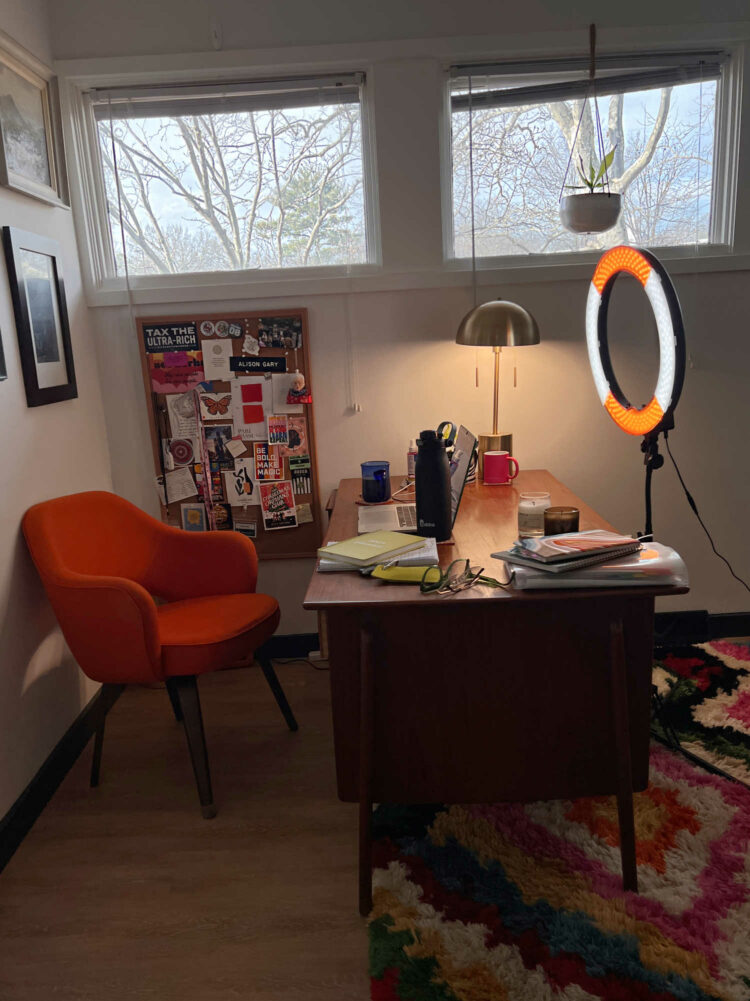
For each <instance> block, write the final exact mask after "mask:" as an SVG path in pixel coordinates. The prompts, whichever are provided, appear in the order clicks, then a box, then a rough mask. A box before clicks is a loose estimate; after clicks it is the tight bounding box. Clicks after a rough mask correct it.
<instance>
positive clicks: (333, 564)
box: [318, 538, 439, 573]
mask: <svg viewBox="0 0 750 1001" xmlns="http://www.w3.org/2000/svg"><path fill="white" fill-rule="evenodd" d="M329 545H333V543H329ZM384 562H385V564H386V566H394V567H431V566H434V565H435V564H436V563H438V562H439V557H438V551H437V542H436V541H435V539H434V538H429V539H425V542H424V545H423V546H420V547H419V548H418V549H409V550H407V552H405V553H399V554H398V555H396V556H392V557H391V558H390V559H389V560H385V561H384ZM352 569H353V568H352V567H350V566H349V565H348V564H347V563H342V562H341V560H328V559H325V557H323V556H321V558H320V560H319V562H318V572H319V573H337V572H339V571H341V570H352ZM357 569H359V568H357ZM371 570H372V566H368V567H365V568H364V569H363V570H362V572H363V573H365V572H367V573H369V572H370V571H371Z"/></svg>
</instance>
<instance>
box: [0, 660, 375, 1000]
mask: <svg viewBox="0 0 750 1001" xmlns="http://www.w3.org/2000/svg"><path fill="white" fill-rule="evenodd" d="M277 670H278V673H279V677H280V679H281V682H282V684H283V685H284V687H285V689H286V692H287V695H288V697H289V701H290V703H291V704H292V707H293V709H294V711H295V713H296V715H297V719H298V721H299V724H300V730H299V732H298V733H296V734H292V733H290V732H289V731H288V730H287V729H286V726H285V724H284V721H283V719H282V717H281V714H280V713H279V711H278V709H277V707H276V704H275V703H274V701H273V698H272V696H271V694H270V692H269V691H268V689H267V687H266V685H265V681H264V679H263V676H262V674H261V673H260V671H259V670H258V669H257V668H251V669H248V670H240V671H226V672H223V673H220V674H216V675H211V676H208V677H206V678H204V679H202V680H201V681H200V683H199V684H200V692H201V699H202V703H203V716H204V724H205V727H206V734H207V740H208V748H209V755H210V760H211V769H212V773H213V779H214V793H215V799H216V803H217V805H218V809H219V815H218V817H216V819H215V820H211V821H206V820H203V819H202V818H201V815H200V812H199V807H198V799H197V794H196V791H195V785H194V781H193V775H192V771H191V768H190V762H189V758H188V754H187V748H186V745H185V738H184V733H183V731H182V727H181V726H180V725H179V724H177V723H176V722H175V721H174V718H173V716H172V713H171V708H170V705H169V700H168V697H167V693H166V691H165V690H164V689H144V688H133V689H128V690H126V691H125V693H124V694H123V695H122V696H121V698H120V699H119V701H118V702H117V704H116V705H115V706H114V708H113V709H112V711H111V712H110V714H109V717H108V720H107V732H106V735H105V740H104V756H103V761H102V778H101V785H100V786H99V788H98V789H89V787H88V767H89V762H90V748H89V749H88V750H87V751H85V752H84V754H83V756H82V757H81V759H80V760H79V761H78V762H77V763H76V765H75V766H74V768H73V769H72V771H71V772H70V774H69V775H68V777H67V778H66V780H65V782H64V783H63V785H62V786H61V788H60V789H59V790H58V792H57V793H56V795H55V797H54V798H53V800H52V801H51V803H50V804H49V806H48V807H47V809H46V810H45V811H44V813H43V815H42V817H41V818H40V819H39V820H38V821H37V823H36V825H35V827H34V829H33V830H32V831H31V833H30V834H29V835H28V837H27V838H26V840H25V841H24V843H23V845H22V846H21V848H20V849H19V850H18V852H17V853H16V855H15V856H14V857H13V859H12V860H11V862H10V863H9V865H8V866H7V868H6V870H5V872H4V873H3V875H2V876H0V998H2V1001H49V999H50V998H60V999H68V998H70V999H76V1001H88V999H91V1001H94V999H95V1001H120V999H123V1001H125V999H149V1001H151V999H153V1001H172V999H175V1001H176V999H180V1001H214V999H216V1001H218V999H222V1001H224V999H231V998H250V999H253V1001H282V999H283V1001H294V999H296V998H300V999H302V998H304V999H306V1001H318V999H320V1001H322V999H323V998H325V999H331V998H342V999H344V998H345V999H346V1001H360V999H361V1001H364V999H366V998H369V986H368V980H367V975H366V974H367V955H366V953H367V933H366V928H365V924H364V922H363V921H362V919H361V918H360V917H359V916H358V914H357V901H356V886H357V868H356V806H353V805H350V804H343V803H340V802H339V801H338V799H337V798H336V786H335V776H334V759H333V744H332V733H331V721H330V702H329V693H328V674H327V673H326V672H324V671H316V670H315V669H313V668H312V667H311V666H310V665H309V664H284V665H279V666H278V667H277Z"/></svg>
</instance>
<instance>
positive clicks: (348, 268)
mask: <svg viewBox="0 0 750 1001" xmlns="http://www.w3.org/2000/svg"><path fill="white" fill-rule="evenodd" d="M341 74H347V75H356V76H357V77H359V78H360V83H359V93H360V100H359V108H360V120H361V135H362V175H363V177H362V181H363V207H364V223H365V246H366V255H367V260H366V262H364V263H357V264H351V265H345V264H341V265H323V266H311V267H290V268H265V269H260V268H258V269H245V270H225V271H201V272H186V273H183V274H164V275H131V276H129V278H127V279H126V277H125V276H124V275H115V274H114V254H113V247H112V234H111V229H110V225H109V220H108V216H107V199H106V196H105V192H104V183H103V173H102V164H101V150H100V146H99V141H100V140H99V134H98V130H97V123H96V120H95V117H94V113H93V108H92V105H91V100H90V96H89V95H90V93H91V92H92V91H99V90H101V91H105V90H107V89H109V88H111V89H112V91H113V93H114V91H115V89H116V88H120V87H123V88H137V87H139V86H140V87H147V86H148V87H153V88H161V87H165V88H168V87H169V86H170V85H186V84H190V83H194V84H195V86H196V89H201V88H202V89H204V90H205V89H206V88H207V87H209V86H218V87H220V88H223V89H226V88H227V86H228V83H227V80H226V79H223V78H222V75H213V76H205V75H203V74H201V73H199V72H196V73H194V74H191V75H190V76H188V75H187V74H186V73H184V72H183V73H181V74H179V75H173V74H158V73H154V74H150V75H148V76H147V77H145V78H144V76H143V75H142V74H138V75H129V76H128V77H126V78H122V77H106V76H99V77H88V78H86V79H75V78H69V79H67V80H65V81H64V83H63V87H62V88H61V90H62V94H61V98H62V104H63V109H64V112H65V124H66V127H67V136H66V138H67V141H68V143H69V148H72V150H73V153H74V155H73V157H72V161H73V162H72V164H71V174H72V176H73V179H74V188H75V190H74V199H73V201H74V211H75V215H76V222H77V225H78V227H79V230H78V232H79V251H80V252H81V255H82V258H83V262H82V263H83V264H84V267H83V273H84V282H85V285H86V292H87V297H88V299H89V302H90V303H91V304H92V305H110V304H111V305H114V304H118V303H121V302H122V301H123V293H126V295H127V297H129V298H132V299H135V300H136V301H143V302H149V301H150V302H158V301H165V300H166V299H169V298H171V299H173V300H177V299H186V298H192V299H212V298H213V299H227V298H231V297H232V295H234V294H235V293H234V291H233V290H234V289H239V288H241V289H242V290H243V297H246V296H247V295H248V294H250V295H257V294H260V292H259V291H258V289H259V288H261V287H262V289H263V291H264V292H267V291H268V290H270V289H273V287H274V285H278V286H279V287H280V288H286V287H288V286H289V285H290V284H292V283H294V284H295V285H297V286H298V287H300V288H304V286H310V287H312V286H314V284H315V283H316V282H320V281H321V280H322V279H331V278H345V279H347V280H351V279H352V277H353V276H357V275H368V274H373V273H375V272H377V270H378V269H379V268H380V266H381V239H380V216H379V211H378V194H377V174H376V170H375V143H374V124H373V115H372V107H371V100H370V96H369V93H368V89H367V85H366V80H367V73H366V71H365V70H363V69H351V70H348V71H346V70H343V71H341ZM327 75H328V74H325V73H323V72H321V73H318V74H316V75H315V76H316V79H323V78H324V77H325V76H327ZM301 77H302V74H300V73H296V74H295V73H292V72H290V73H285V74H284V75H283V77H279V78H280V79H283V80H284V81H289V82H290V83H291V82H294V81H296V80H297V79H300V78H301ZM238 78H240V79H242V81H243V82H244V83H247V84H248V86H249V87H253V86H254V85H258V84H260V83H261V82H262V81H265V80H268V79H269V75H268V74H263V75H260V74H252V75H251V74H250V73H243V74H242V75H241V76H240V75H239V73H238V71H237V70H235V71H234V72H233V73H232V75H231V79H232V80H237V79H238ZM305 79H307V76H306V77H305ZM188 290H190V293H191V294H189V295H186V292H188Z"/></svg>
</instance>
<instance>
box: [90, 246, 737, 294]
mask: <svg viewBox="0 0 750 1001" xmlns="http://www.w3.org/2000/svg"><path fill="white" fill-rule="evenodd" d="M655 253H656V255H657V257H658V258H659V259H660V260H661V261H662V262H663V263H664V264H665V265H666V267H667V270H668V271H669V272H670V274H672V275H682V274H701V273H704V272H706V273H710V272H722V271H748V270H750V253H733V252H731V251H729V250H728V248H726V247H721V246H710V247H702V248H701V249H700V251H699V253H698V255H696V254H695V252H694V250H693V249H692V248H689V249H687V248H674V247H669V248H656V250H655ZM600 256H601V252H598V251H595V252H586V253H582V254H580V255H576V258H575V260H572V259H571V255H560V259H559V260H558V261H551V260H550V258H549V257H546V258H536V259H519V258H506V259H502V258H494V259H484V260H482V261H479V262H478V264H477V283H478V285H479V287H480V288H481V287H482V286H495V287H497V286H498V285H500V286H503V285H508V284H514V285H516V284H518V285H522V284H532V283H541V282H558V281H582V280H586V279H588V278H590V276H591V273H592V271H593V269H594V266H595V264H596V262H597V261H598V259H599V257H600ZM470 275H471V262H470V261H468V260H466V259H455V260H451V261H447V262H446V263H445V264H444V266H443V267H442V268H428V269H423V270H400V271H398V270H393V269H387V268H383V267H380V266H377V265H357V266H353V267H352V268H351V269H350V270H349V271H346V270H344V269H341V268H310V269H295V271H294V272H293V273H292V272H286V273H285V272H279V271H273V272H212V273H199V274H192V275H163V276H154V277H148V278H135V279H133V280H132V287H131V296H132V301H133V303H134V305H137V306H140V305H160V304H163V305H172V304H179V303H195V302H216V301H222V302H235V303H243V302H249V301H252V302H253V303H255V302H256V301H257V300H273V299H279V298H287V297H294V298H297V299H301V298H304V299H307V298H309V297H310V296H317V295H343V294H347V293H358V292H398V291H409V290H415V289H431V288H432V289H439V288H461V287H465V286H467V285H469V284H470V281H471V279H470ZM87 301H88V304H89V305H90V306H92V307H106V306H123V305H127V304H128V301H129V297H128V292H127V289H126V287H125V282H124V280H123V279H107V280H106V281H105V282H103V283H102V284H101V285H100V286H99V287H96V288H91V287H89V288H87Z"/></svg>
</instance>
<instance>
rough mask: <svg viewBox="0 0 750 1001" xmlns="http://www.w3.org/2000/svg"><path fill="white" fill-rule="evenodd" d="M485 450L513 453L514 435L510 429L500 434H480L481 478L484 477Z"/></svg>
mask: <svg viewBox="0 0 750 1001" xmlns="http://www.w3.org/2000/svg"><path fill="white" fill-rule="evenodd" d="M485 452H507V453H508V455H513V435H512V434H511V433H510V432H509V431H501V432H500V434H480V435H479V447H478V449H477V454H478V455H479V479H480V480H483V479H484V453H485Z"/></svg>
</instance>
